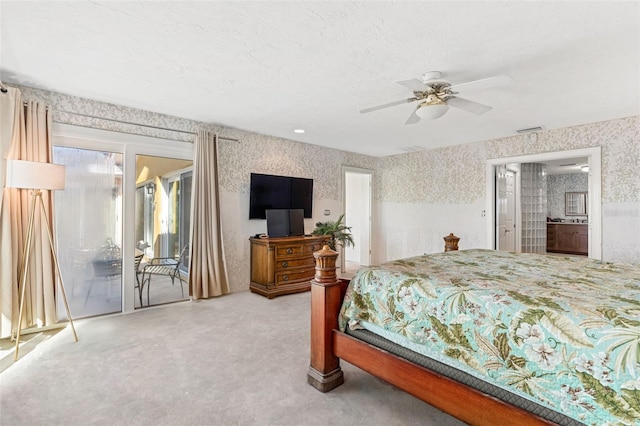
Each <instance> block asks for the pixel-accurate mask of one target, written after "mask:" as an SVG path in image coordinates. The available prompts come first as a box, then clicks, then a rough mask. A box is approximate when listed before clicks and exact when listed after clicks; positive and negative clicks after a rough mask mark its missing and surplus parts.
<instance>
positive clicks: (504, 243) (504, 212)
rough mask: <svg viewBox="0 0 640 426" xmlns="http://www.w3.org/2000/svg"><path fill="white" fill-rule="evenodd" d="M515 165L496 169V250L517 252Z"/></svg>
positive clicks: (504, 165) (505, 165) (506, 165)
mask: <svg viewBox="0 0 640 426" xmlns="http://www.w3.org/2000/svg"><path fill="white" fill-rule="evenodd" d="M517 169H518V167H517V165H515V164H503V165H500V166H497V167H496V217H497V218H498V230H497V247H496V250H502V251H519V245H518V244H517V240H518V239H517V235H518V228H517V226H516V212H517V210H518V206H517V204H518V203H517V202H518V200H519V198H518V197H519V195H516V173H517Z"/></svg>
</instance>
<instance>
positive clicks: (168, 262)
mask: <svg viewBox="0 0 640 426" xmlns="http://www.w3.org/2000/svg"><path fill="white" fill-rule="evenodd" d="M192 165H193V162H192V161H191V160H181V159H175V158H167V157H157V156H150V155H137V156H136V209H135V235H136V255H138V256H139V255H142V260H141V261H140V263H139V265H138V269H137V271H136V273H137V281H138V282H137V287H138V288H139V290H138V291H139V292H141V293H140V294H139V295H138V296H139V297H138V299H137V300H136V302H135V307H136V308H140V307H146V306H153V305H159V304H164V303H170V302H177V301H181V300H186V299H188V285H187V284H186V283H188V266H189V254H188V253H189V250H188V245H189V230H190V226H191V222H190V220H191V181H192Z"/></svg>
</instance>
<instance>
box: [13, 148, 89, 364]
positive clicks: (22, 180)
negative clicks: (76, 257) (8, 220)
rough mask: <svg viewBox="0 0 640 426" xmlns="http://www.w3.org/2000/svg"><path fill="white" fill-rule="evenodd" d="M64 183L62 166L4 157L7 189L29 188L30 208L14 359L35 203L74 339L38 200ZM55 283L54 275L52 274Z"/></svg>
mask: <svg viewBox="0 0 640 426" xmlns="http://www.w3.org/2000/svg"><path fill="white" fill-rule="evenodd" d="M64 185H65V166H61V165H58V164H51V163H40V162H36V161H22V160H7V176H6V180H5V186H6V187H7V188H21V189H31V190H32V191H31V207H30V209H29V224H28V225H27V236H26V240H25V244H24V249H23V252H22V265H21V267H20V276H19V279H20V282H21V284H20V311H19V314H18V327H17V331H16V350H15V357H14V361H17V360H18V349H19V345H20V332H21V331H22V317H23V316H24V304H25V303H24V299H25V293H26V287H27V276H28V275H29V257H30V255H31V245H32V243H33V237H34V235H33V234H34V218H35V213H36V209H37V208H38V207H37V206H40V209H41V221H43V222H44V224H45V226H46V228H47V236H48V237H49V247H50V248H51V254H52V255H53V263H54V265H55V268H56V272H57V273H58V277H59V278H60V293H61V294H62V300H63V301H64V307H65V309H66V310H67V317H68V318H69V323H70V324H71V330H72V331H73V336H74V338H75V340H76V342H77V341H78V335H77V334H76V329H75V327H74V326H73V319H72V318H71V311H70V310H69V303H68V302H67V295H66V293H65V291H64V283H63V282H62V273H61V272H60V265H59V263H58V254H57V252H56V249H55V247H54V245H53V236H52V233H51V225H50V223H49V217H48V216H47V212H46V210H45V208H44V202H43V201H42V191H43V190H44V191H47V190H48V191H55V190H61V189H64ZM54 282H55V277H54Z"/></svg>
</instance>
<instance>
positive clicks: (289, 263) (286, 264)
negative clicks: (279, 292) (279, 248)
mask: <svg viewBox="0 0 640 426" xmlns="http://www.w3.org/2000/svg"><path fill="white" fill-rule="evenodd" d="M315 264H316V263H315V259H314V258H313V257H312V258H309V257H304V258H300V259H284V260H283V259H282V258H280V259H279V260H278V261H277V262H276V271H284V270H289V269H295V268H300V267H304V268H306V269H309V268H314V267H315Z"/></svg>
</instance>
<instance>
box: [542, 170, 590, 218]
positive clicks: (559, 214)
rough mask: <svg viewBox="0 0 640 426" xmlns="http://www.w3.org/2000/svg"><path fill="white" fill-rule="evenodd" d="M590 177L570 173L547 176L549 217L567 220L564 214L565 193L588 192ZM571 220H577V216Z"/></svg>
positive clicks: (584, 174) (585, 174) (583, 174)
mask: <svg viewBox="0 0 640 426" xmlns="http://www.w3.org/2000/svg"><path fill="white" fill-rule="evenodd" d="M588 191H589V175H588V174H587V173H569V174H563V175H551V176H547V210H548V212H547V216H549V217H552V218H554V219H555V218H558V219H567V218H568V216H566V215H565V214H564V212H565V209H564V207H565V206H564V194H565V192H588ZM571 218H573V219H576V217H575V216H571Z"/></svg>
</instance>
